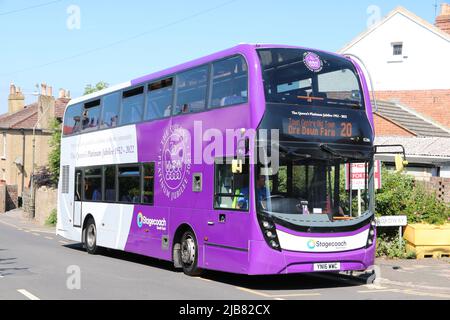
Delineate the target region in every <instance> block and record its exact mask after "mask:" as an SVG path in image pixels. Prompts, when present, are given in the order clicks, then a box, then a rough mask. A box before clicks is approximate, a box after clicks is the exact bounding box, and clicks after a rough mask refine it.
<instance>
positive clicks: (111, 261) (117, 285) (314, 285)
mask: <svg viewBox="0 0 450 320" xmlns="http://www.w3.org/2000/svg"><path fill="white" fill-rule="evenodd" d="M376 272H377V274H378V275H379V277H378V278H377V280H376V281H375V283H372V284H367V283H366V279H367V278H364V277H361V276H360V275H353V276H350V275H347V274H300V275H287V276H286V275H281V276H264V277H249V276H243V275H232V274H226V273H220V272H207V273H206V274H205V275H204V276H202V277H199V278H190V277H187V276H185V275H184V274H183V273H182V272H179V271H177V270H174V269H173V267H172V265H171V263H168V262H163V261H158V260H155V259H151V258H147V257H142V256H138V255H134V254H130V253H124V252H118V251H114V250H107V251H105V252H104V253H103V254H102V255H96V256H91V255H88V254H87V253H86V252H85V251H84V250H83V248H82V247H81V245H80V244H77V243H73V242H70V241H67V240H65V239H62V238H60V237H58V236H56V235H55V229H54V228H51V227H45V226H39V225H37V224H36V223H34V222H33V221H29V220H27V219H26V218H24V216H23V213H22V212H21V211H20V210H16V211H13V212H9V213H6V214H0V300H60V299H63V300H97V299H102V300H105V299H106V300H147V299H151V300H164V299H169V300H175V299H176V300H330V299H333V300H334V299H337V300H379V299H383V300H400V299H401V300H435V299H436V300H449V299H450V259H442V260H433V259H430V260H387V259H378V260H377V266H376Z"/></svg>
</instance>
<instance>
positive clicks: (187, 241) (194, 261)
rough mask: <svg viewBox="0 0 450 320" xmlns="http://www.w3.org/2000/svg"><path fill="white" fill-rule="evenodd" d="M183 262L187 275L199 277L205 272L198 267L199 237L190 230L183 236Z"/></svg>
mask: <svg viewBox="0 0 450 320" xmlns="http://www.w3.org/2000/svg"><path fill="white" fill-rule="evenodd" d="M181 262H182V265H183V271H184V273H185V274H186V275H188V276H191V277H198V276H200V275H201V274H202V273H203V271H202V269H200V268H198V245H197V239H196V238H195V235H194V233H193V232H192V231H190V230H189V231H186V232H185V233H184V234H183V236H182V237H181Z"/></svg>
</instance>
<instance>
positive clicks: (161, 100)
mask: <svg viewBox="0 0 450 320" xmlns="http://www.w3.org/2000/svg"><path fill="white" fill-rule="evenodd" d="M172 102H173V78H169V79H164V80H161V81H158V82H154V83H151V84H149V86H148V93H147V113H146V115H145V120H156V119H161V118H166V117H169V116H170V115H171V113H172Z"/></svg>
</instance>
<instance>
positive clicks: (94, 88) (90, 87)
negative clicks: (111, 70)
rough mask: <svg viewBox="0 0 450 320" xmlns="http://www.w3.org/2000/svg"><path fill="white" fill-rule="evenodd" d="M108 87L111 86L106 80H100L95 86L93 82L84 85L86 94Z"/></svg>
mask: <svg viewBox="0 0 450 320" xmlns="http://www.w3.org/2000/svg"><path fill="white" fill-rule="evenodd" d="M108 87H109V84H108V83H106V82H105V81H100V82H99V83H97V84H96V85H95V86H93V85H92V84H88V85H86V86H85V87H84V95H88V94H91V93H94V92H97V91H100V90H103V89H106V88H108Z"/></svg>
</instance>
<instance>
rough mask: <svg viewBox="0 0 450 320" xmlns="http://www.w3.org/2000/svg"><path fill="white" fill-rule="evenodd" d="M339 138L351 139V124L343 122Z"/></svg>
mask: <svg viewBox="0 0 450 320" xmlns="http://www.w3.org/2000/svg"><path fill="white" fill-rule="evenodd" d="M341 129H342V130H341V136H342V137H346V138H351V137H352V136H353V126H352V124H351V123H348V122H344V123H341Z"/></svg>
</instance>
